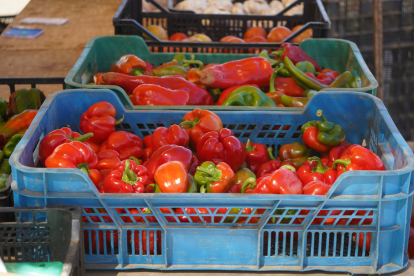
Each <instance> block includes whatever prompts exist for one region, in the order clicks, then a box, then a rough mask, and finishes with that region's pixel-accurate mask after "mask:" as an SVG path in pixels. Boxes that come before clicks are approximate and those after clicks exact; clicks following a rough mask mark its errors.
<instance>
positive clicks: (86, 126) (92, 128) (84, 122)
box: [79, 102, 123, 144]
mask: <svg viewBox="0 0 414 276" xmlns="http://www.w3.org/2000/svg"><path fill="white" fill-rule="evenodd" d="M115 115H116V109H115V107H114V106H113V105H112V104H110V103H108V102H99V103H96V104H94V105H92V106H91V107H89V109H88V110H87V111H85V112H84V113H83V114H82V117H81V121H80V124H79V128H80V130H81V131H83V133H93V137H91V138H90V139H91V141H92V142H95V143H98V144H101V143H102V142H103V141H105V140H106V139H107V138H108V136H109V135H110V134H111V133H114V132H115V125H117V124H120V123H121V122H122V121H123V117H122V118H121V119H119V120H118V121H117V120H115Z"/></svg>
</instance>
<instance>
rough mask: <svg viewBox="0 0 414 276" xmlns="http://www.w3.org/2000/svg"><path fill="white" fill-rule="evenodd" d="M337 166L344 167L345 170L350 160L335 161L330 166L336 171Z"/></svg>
mask: <svg viewBox="0 0 414 276" xmlns="http://www.w3.org/2000/svg"><path fill="white" fill-rule="evenodd" d="M338 164H341V165H344V167H345V168H346V167H347V166H348V165H349V164H351V158H349V159H347V160H343V159H336V160H335V162H333V164H332V169H334V170H336V168H337V166H338Z"/></svg>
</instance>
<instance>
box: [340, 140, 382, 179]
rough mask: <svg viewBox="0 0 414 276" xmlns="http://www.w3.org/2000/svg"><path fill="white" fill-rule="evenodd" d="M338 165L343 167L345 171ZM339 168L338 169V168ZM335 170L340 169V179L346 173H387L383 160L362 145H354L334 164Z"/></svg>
mask: <svg viewBox="0 0 414 276" xmlns="http://www.w3.org/2000/svg"><path fill="white" fill-rule="evenodd" d="M338 165H342V166H343V168H344V169H343V170H340V169H339V166H338ZM337 167H338V168H337ZM332 168H333V169H338V177H339V175H340V174H342V173H343V172H345V171H385V166H384V163H382V161H381V158H380V157H379V156H378V155H376V154H375V153H373V152H372V151H370V150H369V149H366V148H364V147H363V146H360V145H352V146H351V147H349V149H347V150H346V151H345V152H344V153H343V154H342V156H341V158H340V159H337V160H336V161H335V162H333V164H332Z"/></svg>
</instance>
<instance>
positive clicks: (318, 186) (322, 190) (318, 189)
mask: <svg viewBox="0 0 414 276" xmlns="http://www.w3.org/2000/svg"><path fill="white" fill-rule="evenodd" d="M329 188H330V187H329V186H328V185H326V184H325V183H323V182H322V181H320V180H314V181H311V182H309V183H307V184H305V186H304V187H303V194H304V195H326V194H327V193H328V191H329ZM319 214H320V215H322V214H321V213H319Z"/></svg>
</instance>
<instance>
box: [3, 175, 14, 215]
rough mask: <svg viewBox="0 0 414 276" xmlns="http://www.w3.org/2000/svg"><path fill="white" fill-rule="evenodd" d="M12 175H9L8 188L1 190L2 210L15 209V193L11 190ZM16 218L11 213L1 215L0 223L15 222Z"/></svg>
mask: <svg viewBox="0 0 414 276" xmlns="http://www.w3.org/2000/svg"><path fill="white" fill-rule="evenodd" d="M11 181H12V175H11V174H10V175H9V178H8V179H7V182H6V187H5V188H4V189H0V209H1V208H4V207H13V206H14V205H13V191H12V189H11ZM13 220H14V216H13V215H12V214H10V213H0V222H5V221H13Z"/></svg>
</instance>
